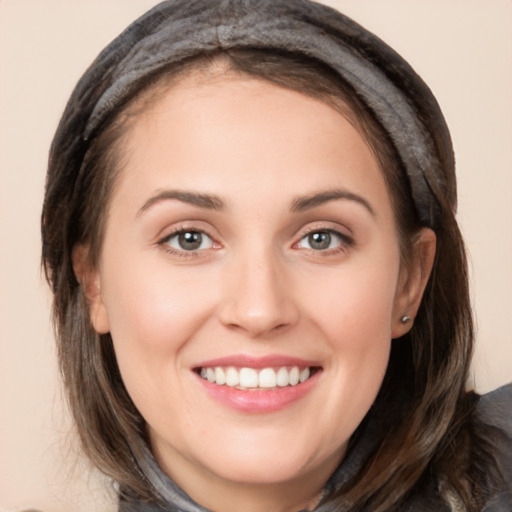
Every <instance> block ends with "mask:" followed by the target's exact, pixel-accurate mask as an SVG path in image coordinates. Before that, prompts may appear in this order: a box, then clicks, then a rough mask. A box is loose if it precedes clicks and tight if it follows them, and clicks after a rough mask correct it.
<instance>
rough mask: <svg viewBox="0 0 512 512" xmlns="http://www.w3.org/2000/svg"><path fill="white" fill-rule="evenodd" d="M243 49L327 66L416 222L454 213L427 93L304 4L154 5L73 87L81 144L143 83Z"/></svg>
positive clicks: (364, 35)
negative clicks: (381, 137) (366, 122)
mask: <svg viewBox="0 0 512 512" xmlns="http://www.w3.org/2000/svg"><path fill="white" fill-rule="evenodd" d="M240 48H242V49H243V48H258V49H266V50H269V51H272V50H278V51H283V50H284V51H286V52H291V53H295V54H300V55H304V56H307V57H309V58H313V59H316V60H317V61H320V62H321V63H324V64H326V65H328V66H329V67H330V68H332V69H333V70H334V71H335V72H337V73H338V74H339V75H340V76H341V77H342V78H343V79H344V80H345V81H346V82H348V83H349V84H350V85H351V86H352V87H353V88H354V89H355V91H356V92H357V94H358V95H359V97H360V98H361V99H362V101H363V102H364V103H365V104H366V105H367V107H368V108H369V109H370V110H371V111H372V112H373V114H374V115H375V117H376V118H377V120H378V121H379V122H380V124H381V125H382V126H383V128H384V129H385V130H386V132H387V133H388V134H389V136H390V139H391V140H392V142H393V144H394V145H395V148H396V150H397V153H398V155H399V157H400V159H401V161H402V163H403V166H404V168H405V171H406V173H407V176H408V179H409V183H410V188H411V192H412V196H413V200H414V204H415V207H416V211H417V213H418V216H419V219H420V222H421V223H422V224H424V225H427V226H431V227H435V226H436V225H437V224H438V221H439V215H440V201H439V199H438V198H440V197H443V196H444V199H443V201H448V204H450V205H451V207H452V208H453V209H455V202H456V195H455V177H454V171H453V167H454V163H453V151H452V146H451V141H450V136H449V132H448V128H447V126H446V123H445V120H444V118H443V115H442V113H441V111H440V109H439V106H438V104H437V102H436V100H435V98H434V97H433V95H432V93H431V91H430V90H429V88H428V87H427V86H426V84H425V83H424V82H423V81H422V80H421V78H420V77H419V76H418V75H417V74H416V73H415V72H414V71H413V70H412V68H411V67H410V66H409V64H407V63H406V62H405V61H404V60H403V59H402V58H401V57H400V56H399V55H398V54H397V53H396V52H395V51H394V50H392V49H391V48H390V47H388V46H387V45H386V44H385V43H384V42H382V41H381V40H380V39H378V38H377V37H376V36H374V35H373V34H371V33H369V32H368V31H366V30H365V29H364V28H362V27H361V26H360V25H358V24H357V23H355V22H354V21H352V20H351V19H349V18H347V17H345V16H343V15H341V14H340V13H338V12H337V11H334V10H332V9H330V8H328V7H326V6H323V5H320V4H316V3H313V2H309V1H307V0H293V1H291V0H170V1H167V2H162V3H161V4H158V5H157V6H156V7H154V8H153V9H152V10H150V11H149V12H147V13H146V14H145V15H143V16H142V17H141V18H139V19H138V20H137V21H135V22H134V23H133V24H132V25H131V26H129V27H128V28H127V29H126V30H125V31H124V32H123V33H122V34H121V35H120V36H119V37H117V38H116V39H115V40H114V41H113V42H112V43H111V44H110V45H109V46H107V48H105V50H104V51H103V52H102V53H101V54H100V55H99V56H98V58H97V59H96V61H95V62H94V63H93V65H92V66H91V67H90V68H89V70H88V71H87V72H86V74H85V75H84V76H83V77H82V79H81V80H80V82H79V83H78V85H77V88H76V89H75V92H74V93H73V96H72V98H71V100H70V104H69V105H68V109H70V108H72V109H73V111H74V113H75V114H73V113H71V115H75V116H77V119H76V121H79V123H78V125H79V126H80V130H81V137H82V141H83V143H84V144H87V141H88V140H90V139H91V138H93V137H94V134H95V133H96V132H97V130H99V129H100V128H101V126H102V125H103V124H104V122H105V121H106V120H108V119H109V117H110V116H111V115H112V114H113V113H115V112H116V111H117V109H118V108H119V106H120V105H122V104H123V102H125V101H126V100H127V98H129V97H130V95H133V91H135V90H136V88H137V84H138V83H139V82H140V80H141V79H143V78H145V77H147V76H148V75H150V74H154V73H158V71H159V70H163V69H164V68H165V67H166V66H168V65H169V64H172V63H177V62H179V61H181V60H183V59H185V58H187V57H192V56H196V55H200V54H201V53H204V52H208V51H211V50H219V49H225V50H229V49H240ZM65 115H66V114H65ZM74 127H75V128H76V127H77V125H76V124H74ZM61 128H64V127H61ZM68 128H69V125H68ZM64 135H65V134H63V136H64ZM67 135H68V136H69V132H68V134H67ZM68 140H69V139H68Z"/></svg>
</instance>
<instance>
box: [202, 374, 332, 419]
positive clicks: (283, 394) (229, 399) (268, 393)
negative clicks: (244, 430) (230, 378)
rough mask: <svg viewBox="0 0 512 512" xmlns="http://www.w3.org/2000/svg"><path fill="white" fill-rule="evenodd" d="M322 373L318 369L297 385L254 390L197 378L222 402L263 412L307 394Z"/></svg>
mask: <svg viewBox="0 0 512 512" xmlns="http://www.w3.org/2000/svg"><path fill="white" fill-rule="evenodd" d="M321 373H322V372H321V371H318V372H317V373H315V374H314V375H313V376H311V377H310V378H309V379H308V380H306V381H305V382H302V383H300V384H297V385H296V386H286V387H283V388H276V389H268V390H259V389H255V390H252V391H249V390H242V389H237V388H231V387H229V386H218V385H217V384H212V383H211V382H209V381H207V380H205V379H203V378H202V377H200V376H199V375H198V376H197V378H198V379H199V381H200V383H201V384H202V385H203V387H204V389H205V390H206V391H207V393H208V394H209V395H210V396H211V397H212V398H214V399H215V400H217V401H219V402H221V403H222V404H224V405H227V406H228V407H231V408H232V409H236V410H238V411H241V412H245V413H253V414H258V413H260V414H261V413H269V412H276V411H280V410H282V409H284V408H285V407H287V406H288V405H291V404H293V403H294V402H296V401H297V400H300V399H301V398H303V397H304V396H306V395H307V394H308V393H309V392H310V391H311V390H312V389H313V388H314V386H315V385H316V383H317V382H318V379H319V377H320V374H321Z"/></svg>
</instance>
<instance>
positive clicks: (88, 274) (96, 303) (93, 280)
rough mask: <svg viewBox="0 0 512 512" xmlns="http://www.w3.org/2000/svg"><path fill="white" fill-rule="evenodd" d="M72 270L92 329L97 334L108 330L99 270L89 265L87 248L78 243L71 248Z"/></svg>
mask: <svg viewBox="0 0 512 512" xmlns="http://www.w3.org/2000/svg"><path fill="white" fill-rule="evenodd" d="M73 270H74V271H75V275H76V277H77V279H78V282H79V283H80V287H81V288H82V292H83V294H84V296H85V299H86V300H87V304H88V306H89V317H90V319H91V323H92V326H93V327H94V330H95V331H96V332H97V333H99V334H106V333H107V332H109V331H110V325H109V321H108V315H107V309H106V307H105V304H104V302H103V296H102V294H101V279H100V272H99V270H98V269H97V268H94V267H92V266H91V264H90V261H89V250H88V248H87V247H85V246H84V245H78V246H76V247H75V248H74V249H73Z"/></svg>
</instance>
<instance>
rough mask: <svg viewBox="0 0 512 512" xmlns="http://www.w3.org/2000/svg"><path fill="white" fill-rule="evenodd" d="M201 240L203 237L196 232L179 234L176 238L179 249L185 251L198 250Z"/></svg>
mask: <svg viewBox="0 0 512 512" xmlns="http://www.w3.org/2000/svg"><path fill="white" fill-rule="evenodd" d="M202 240H203V237H202V235H201V233H198V232H197V231H187V232H185V233H180V235H179V237H178V242H179V244H180V247H181V248H182V249H184V250H186V251H193V250H195V249H199V247H200V246H201V242H202Z"/></svg>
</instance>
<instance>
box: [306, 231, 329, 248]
mask: <svg viewBox="0 0 512 512" xmlns="http://www.w3.org/2000/svg"><path fill="white" fill-rule="evenodd" d="M308 239H309V245H310V246H311V247H312V248H313V249H318V250H322V249H328V248H329V246H330V245H331V235H330V233H327V232H326V231H321V232H318V233H311V234H310V235H309V236H308Z"/></svg>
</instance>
